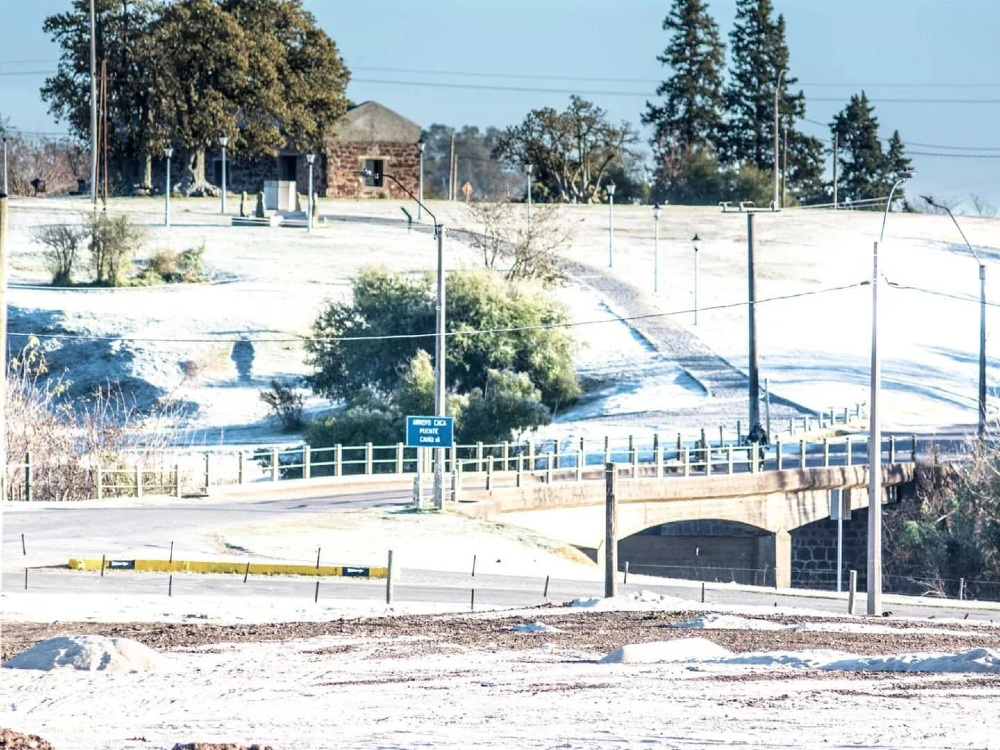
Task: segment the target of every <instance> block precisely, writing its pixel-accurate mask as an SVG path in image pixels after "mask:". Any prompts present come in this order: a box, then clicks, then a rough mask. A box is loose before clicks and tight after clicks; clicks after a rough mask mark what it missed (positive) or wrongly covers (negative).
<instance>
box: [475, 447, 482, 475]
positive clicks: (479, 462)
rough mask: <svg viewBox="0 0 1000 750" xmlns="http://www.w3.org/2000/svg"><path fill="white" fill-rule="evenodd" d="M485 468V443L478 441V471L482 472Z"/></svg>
mask: <svg viewBox="0 0 1000 750" xmlns="http://www.w3.org/2000/svg"><path fill="white" fill-rule="evenodd" d="M482 470H483V443H482V441H480V442H477V443H476V471H477V472H481V471H482Z"/></svg>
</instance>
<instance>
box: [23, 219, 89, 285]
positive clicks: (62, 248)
mask: <svg viewBox="0 0 1000 750" xmlns="http://www.w3.org/2000/svg"><path fill="white" fill-rule="evenodd" d="M86 234H87V233H86V230H85V229H84V228H83V227H80V226H76V225H73V224H44V225H42V226H40V227H38V229H36V230H35V233H34V240H35V242H38V243H39V244H41V245H44V246H45V250H43V251H42V255H43V257H44V258H45V265H46V266H47V267H48V269H49V271H50V272H51V273H52V286H69V285H70V284H72V283H73V267H74V265H75V264H76V258H77V254H78V253H79V251H80V243H81V242H82V241H83V238H84V237H85V236H86Z"/></svg>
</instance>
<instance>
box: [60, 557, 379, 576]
mask: <svg viewBox="0 0 1000 750" xmlns="http://www.w3.org/2000/svg"><path fill="white" fill-rule="evenodd" d="M102 562H103V564H104V570H107V571H113V570H134V571H139V572H148V573H246V572H247V563H246V562H240V561H238V560H236V561H231V562H227V561H216V562H199V561H193V560H174V561H173V562H170V561H168V560H130V559H122V560H117V559H108V560H106V561H102V560H100V559H97V558H77V557H71V558H70V560H69V564H68V565H67V567H68V568H69V569H70V570H100V569H101V564H102ZM249 572H250V574H252V575H265V576H282V575H289V576H339V577H345V578H385V576H386V569H385V567H371V566H367V565H322V566H320V567H316V566H315V565H282V564H280V563H250V569H249Z"/></svg>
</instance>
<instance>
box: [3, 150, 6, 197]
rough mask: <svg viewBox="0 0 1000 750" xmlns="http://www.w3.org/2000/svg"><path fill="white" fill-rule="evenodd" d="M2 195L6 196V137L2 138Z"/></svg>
mask: <svg viewBox="0 0 1000 750" xmlns="http://www.w3.org/2000/svg"><path fill="white" fill-rule="evenodd" d="M3 194H4V195H7V136H6V135H5V136H4V137H3Z"/></svg>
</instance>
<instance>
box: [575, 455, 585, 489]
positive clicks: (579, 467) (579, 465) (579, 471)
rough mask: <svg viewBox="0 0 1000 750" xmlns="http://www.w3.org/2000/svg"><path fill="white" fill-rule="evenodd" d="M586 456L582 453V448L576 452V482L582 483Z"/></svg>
mask: <svg viewBox="0 0 1000 750" xmlns="http://www.w3.org/2000/svg"><path fill="white" fill-rule="evenodd" d="M586 461H587V458H586V454H585V453H584V452H583V448H580V450H578V451H577V452H576V481H578V482H582V481H583V465H584V463H586Z"/></svg>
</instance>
